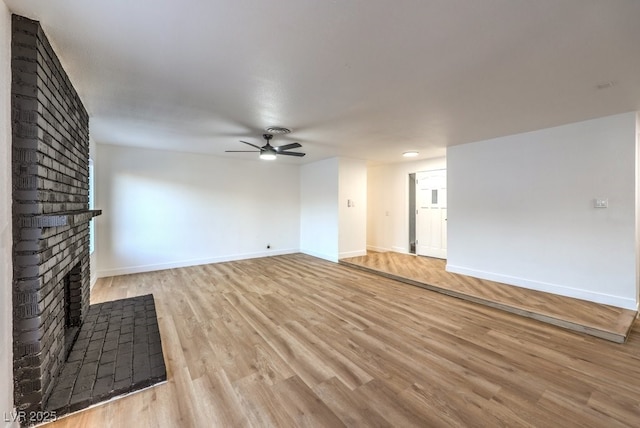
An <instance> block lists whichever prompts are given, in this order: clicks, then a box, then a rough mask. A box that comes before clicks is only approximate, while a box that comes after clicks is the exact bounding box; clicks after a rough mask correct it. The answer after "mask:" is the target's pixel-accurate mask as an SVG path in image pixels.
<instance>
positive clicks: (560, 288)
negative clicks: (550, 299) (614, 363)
mask: <svg viewBox="0 0 640 428" xmlns="http://www.w3.org/2000/svg"><path fill="white" fill-rule="evenodd" d="M445 270H446V271H447V272H451V273H458V274H461V275H467V276H472V277H475V278H480V279H486V280H489V281H495V282H501V283H503V284H507V285H514V286H516V287H522V288H528V289H530V290H537V291H544V292H545V293H553V294H558V295H560V296H566V297H572V298H574V299H581V300H587V301H589V302H594V303H600V304H603V305H611V306H616V307H618V308H623V309H630V310H633V311H636V310H638V303H637V302H636V301H635V299H629V298H626V297H620V296H613V295H610V294H604V293H596V292H593V291H589V290H582V289H579V288H573V287H567V286H564V285H558V284H551V283H548V282H541V281H535V280H530V279H526V278H519V277H514V276H509V275H503V274H499V273H494V272H486V271H481V270H476V269H469V268H465V267H463V266H455V265H451V264H449V263H447V266H446V268H445Z"/></svg>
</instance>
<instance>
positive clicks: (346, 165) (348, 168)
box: [338, 158, 367, 258]
mask: <svg viewBox="0 0 640 428" xmlns="http://www.w3.org/2000/svg"><path fill="white" fill-rule="evenodd" d="M338 169H339V173H338V180H339V182H338V216H339V237H338V245H339V249H338V255H339V257H340V258H345V257H355V256H364V255H366V254H367V163H366V161H363V160H357V159H347V158H340V159H339V166H338ZM348 201H351V206H349V204H348Z"/></svg>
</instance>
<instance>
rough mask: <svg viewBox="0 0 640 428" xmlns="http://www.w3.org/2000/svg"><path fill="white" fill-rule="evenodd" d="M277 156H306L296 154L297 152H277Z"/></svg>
mask: <svg viewBox="0 0 640 428" xmlns="http://www.w3.org/2000/svg"><path fill="white" fill-rule="evenodd" d="M278 154H279V155H287V156H298V157H302V156H304V155H306V153H298V152H278Z"/></svg>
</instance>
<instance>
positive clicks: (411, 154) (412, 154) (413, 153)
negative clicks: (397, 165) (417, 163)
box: [402, 150, 419, 158]
mask: <svg viewBox="0 0 640 428" xmlns="http://www.w3.org/2000/svg"><path fill="white" fill-rule="evenodd" d="M418 154H419V152H416V151H415V150H412V151H409V152H404V153H403V154H402V156H404V157H405V158H415V157H416V156H418Z"/></svg>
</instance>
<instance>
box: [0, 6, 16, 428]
mask: <svg viewBox="0 0 640 428" xmlns="http://www.w3.org/2000/svg"><path fill="white" fill-rule="evenodd" d="M11 203H12V202H11V14H10V13H9V10H8V9H7V6H6V5H5V4H4V2H3V1H0V284H1V286H0V305H1V306H2V307H1V308H0V415H3V416H9V415H10V414H11V412H12V411H13V352H12V350H13V330H12V318H11V317H12V314H13V304H12V302H13V297H12V293H11V287H12V285H11V284H12V282H13V269H12V264H11V247H12V245H13V236H12V234H11V230H12V226H11ZM7 419H11V418H10V417H3V419H2V420H3V421H4V424H5V426H10V425H11V422H9V421H7Z"/></svg>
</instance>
